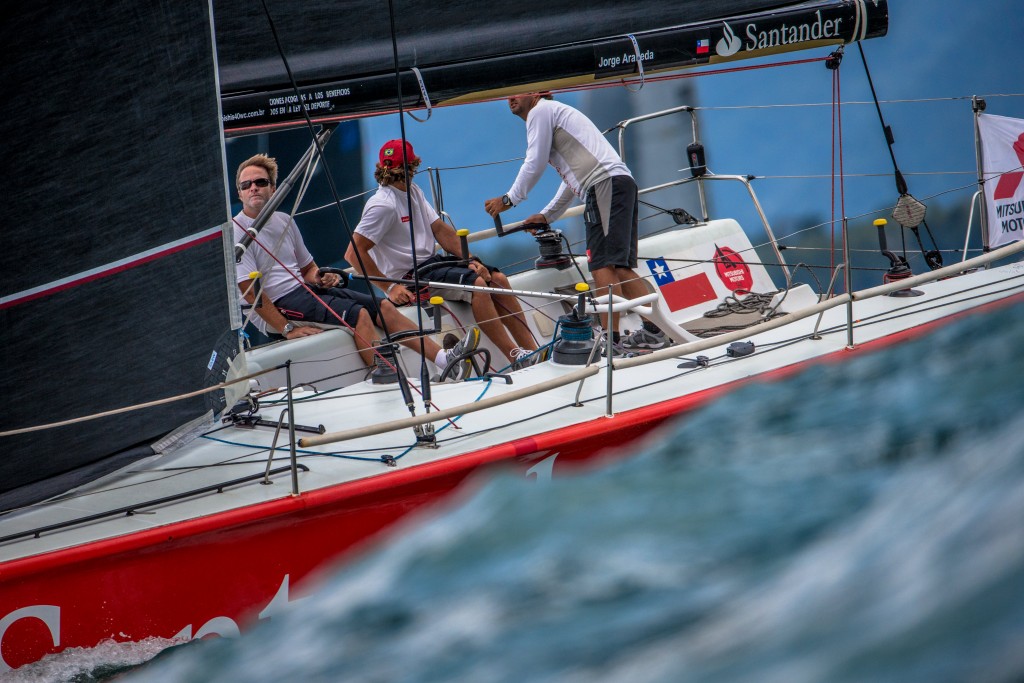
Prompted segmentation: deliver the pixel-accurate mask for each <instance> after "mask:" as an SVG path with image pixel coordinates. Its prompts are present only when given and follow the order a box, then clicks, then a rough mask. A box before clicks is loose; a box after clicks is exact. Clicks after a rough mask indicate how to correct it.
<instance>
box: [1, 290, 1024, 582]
mask: <svg viewBox="0 0 1024 683" xmlns="http://www.w3.org/2000/svg"><path fill="white" fill-rule="evenodd" d="M1020 301H1024V294H1017V295H1015V296H1012V297H1008V298H1006V299H1003V300H1001V301H995V302H992V303H989V304H986V305H984V306H981V307H979V308H976V309H972V310H970V311H963V312H960V313H957V314H954V315H951V316H949V317H947V318H944V319H942V320H937V321H933V322H930V323H926V324H924V325H919V326H918V327H914V328H911V329H909V330H905V331H903V332H900V333H897V334H893V335H891V336H888V337H885V338H884V339H878V340H874V341H870V342H865V343H864V344H861V345H859V346H857V347H855V348H853V349H843V350H841V351H835V352H833V353H830V354H827V355H825V356H821V357H819V358H815V359H810V360H807V361H802V362H798V363H794V364H793V365H789V366H786V367H783V368H778V369H776V370H771V371H768V372H765V373H762V374H759V375H754V376H751V377H748V378H745V379H741V380H736V381H734V382H731V383H729V384H726V385H722V386H719V387H712V388H709V389H705V390H703V391H699V392H695V393H693V394H688V395H686V396H680V397H677V398H674V399H669V400H667V401H662V402H661V403H658V404H656V405H651V406H646V407H644V408H637V409H635V410H631V411H628V412H623V413H618V414H617V415H615V416H614V417H612V418H606V417H601V418H598V419H596V420H591V421H590V422H585V423H582V424H578V425H572V426H569V427H564V428H562V429H556V430H553V431H550V432H546V433H543V434H537V435H533V436H529V437H524V438H522V439H516V440H515V441H510V442H507V443H504V444H500V445H497V446H493V447H490V448H486V449H483V450H480V451H476V452H473V453H467V454H464V455H460V456H455V457H451V458H447V459H445V460H441V461H438V462H432V463H425V464H422V465H416V466H414V467H410V468H407V469H402V470H398V471H394V470H392V471H390V472H386V473H382V474H380V475H377V476H372V477H367V478H365V479H361V480H359V481H353V482H348V483H345V484H338V485H336V486H331V487H328V488H324V489H318V490H315V491H309V492H306V493H303V494H301V495H300V496H299V497H297V498H290V497H289V498H284V499H281V500H276V501H270V502H267V503H259V504H256V505H251V506H248V507H244V508H239V509H237V510H230V511H227V512H222V513H218V514H214V515H209V516H207V517H201V518H197V519H194V520H188V521H184V522H175V523H173V524H168V525H167V526H163V527H159V528H156V529H150V530H147V531H140V532H136V533H132V534H127V535H124V536H119V537H116V538H111V539H104V540H101V541H94V542H91V543H86V544H83V545H81V546H76V547H73V548H67V549H63V550H55V551H51V552H48V553H43V554H40V555H34V556H32V557H26V558H21V559H16V560H9V561H7V562H4V563H0V572H2V576H3V579H4V581H5V582H10V581H14V580H16V579H19V578H30V577H32V576H33V575H34V574H39V573H42V572H46V571H49V570H53V569H59V568H62V567H67V566H70V565H73V564H74V563H77V562H85V561H88V560H92V559H96V558H103V557H110V556H116V555H117V554H119V553H126V552H131V551H134V550H139V549H143V548H150V547H153V546H156V545H158V544H160V543H167V542H168V541H172V542H181V541H182V540H183V539H186V538H189V537H196V536H200V535H202V534H205V533H212V532H218V531H223V530H225V529H231V528H238V527H242V526H245V525H250V524H253V523H255V522H265V521H268V520H271V519H273V518H277V517H280V516H283V515H289V514H292V513H296V512H301V511H315V510H316V509H317V508H330V507H334V506H337V505H338V504H339V503H343V502H344V501H346V500H352V499H354V498H362V497H366V496H370V497H373V496H375V495H378V494H380V493H382V492H386V491H388V490H389V489H393V488H399V487H402V486H410V487H413V488H415V485H416V483H417V482H421V481H423V480H430V479H437V478H442V477H444V476H445V475H451V474H453V473H467V472H470V471H473V470H475V469H477V468H479V467H481V466H484V465H488V464H491V463H496V462H501V461H510V460H515V459H516V458H517V457H518V458H522V457H524V456H527V455H530V454H534V453H538V454H539V453H541V452H543V451H545V450H546V449H548V450H552V451H557V450H559V449H561V448H563V447H564V446H565V445H566V444H574V445H575V446H576V447H579V446H580V445H581V444H584V443H589V444H590V446H591V448H589V449H587V452H588V457H590V456H592V455H597V453H598V452H599V451H600V450H601V447H605V446H618V445H622V444H625V443H627V442H629V441H631V440H632V439H633V438H635V437H639V436H641V435H644V434H646V433H647V432H649V431H650V430H651V429H653V428H655V427H657V426H658V425H659V424H660V423H661V422H663V421H665V420H666V419H668V418H670V417H673V416H675V415H677V414H680V413H684V412H687V411H689V410H693V409H695V408H697V407H698V406H700V405H702V404H704V403H707V402H708V401H710V400H711V399H713V398H716V397H717V396H719V395H720V394H724V393H727V392H729V391H732V390H734V389H735V388H736V387H738V386H741V385H743V384H745V383H747V382H749V381H752V380H753V381H765V380H777V379H781V378H784V377H788V376H790V375H793V374H795V373H797V372H800V371H801V370H803V369H804V368H806V367H808V366H809V365H811V364H813V363H818V362H837V361H842V360H845V359H846V358H848V357H849V355H848V354H850V353H858V352H866V351H874V350H877V349H881V348H885V347H888V346H891V345H893V344H897V343H899V342H903V341H906V340H909V339H913V338H915V337H919V336H921V335H923V334H925V333H927V332H930V331H932V330H934V329H936V328H938V327H941V326H942V325H944V324H946V323H948V322H950V321H953V320H957V319H959V318H962V317H966V316H968V315H972V314H974V313H977V312H980V311H986V310H992V309H995V308H1000V307H1003V306H1006V305H1009V304H1011V303H1016V302H1020ZM250 528H253V527H250Z"/></svg>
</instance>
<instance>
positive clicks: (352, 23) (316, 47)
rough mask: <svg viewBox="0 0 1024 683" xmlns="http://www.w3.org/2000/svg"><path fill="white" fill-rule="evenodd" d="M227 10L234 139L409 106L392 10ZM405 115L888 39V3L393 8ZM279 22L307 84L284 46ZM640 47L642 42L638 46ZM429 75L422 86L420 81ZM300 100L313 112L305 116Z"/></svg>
mask: <svg viewBox="0 0 1024 683" xmlns="http://www.w3.org/2000/svg"><path fill="white" fill-rule="evenodd" d="M268 4H269V7H270V19H269V20H268V18H267V17H266V16H263V15H262V13H261V12H258V11H256V9H257V8H254V6H253V5H252V3H246V2H242V1H241V0H215V2H214V5H215V13H216V15H217V42H218V46H219V47H218V55H219V68H220V75H221V91H222V93H223V109H224V129H225V132H226V133H228V134H244V133H251V132H258V131H263V130H272V129H274V128H277V127H287V126H293V125H296V124H297V123H299V122H301V121H303V120H304V117H303V114H302V106H305V107H306V108H307V109H308V111H309V113H310V115H311V117H312V118H313V119H314V120H317V121H329V120H337V119H343V118H347V117H352V116H359V115H368V114H375V113H381V112H385V111H392V110H395V109H396V108H397V103H398V100H397V96H396V84H395V75H394V58H393V47H392V33H391V25H392V23H391V20H392V17H391V15H390V13H389V3H384V2H379V0H350V1H347V2H337V1H336V0H335V1H332V0H309V1H307V2H301V3H284V2H269V3H268ZM392 4H393V6H394V8H395V12H394V26H395V38H396V43H397V49H398V62H399V66H400V71H401V74H402V95H403V105H404V106H405V107H421V106H423V105H424V104H425V98H424V97H423V95H422V94H421V93H422V90H421V88H420V85H419V80H420V78H421V79H422V82H423V86H424V89H425V91H426V93H427V97H429V99H430V101H431V103H432V104H434V105H442V104H451V103H457V102H468V101H473V100H479V99H484V98H487V97H497V96H502V95H507V94H510V93H512V92H517V91H518V92H522V91H523V90H524V89H533V88H541V87H544V88H556V87H558V88H564V87H567V86H585V85H587V84H593V83H597V82H600V81H606V80H609V79H610V80H618V79H622V78H625V77H636V76H637V75H638V74H639V70H640V69H639V67H638V61H639V63H640V65H641V66H643V68H644V71H645V73H655V72H660V71H669V70H678V69H681V68H687V67H695V66H702V65H706V64H715V63H719V62H724V61H731V60H736V59H749V58H752V57H757V56H762V55H766V54H773V53H780V52H788V51H794V50H801V49H806V48H810V47H815V46H821V45H830V44H832V45H834V44H842V43H849V42H853V41H856V40H864V39H866V38H873V37H877V36H881V35H884V34H885V32H886V30H887V28H888V7H887V5H886V2H885V0H810V1H807V0H804V1H802V2H794V1H793V0H676V1H675V2H665V1H664V0H631V1H630V2H622V0H588V1H587V2H550V1H549V0H524V1H523V2H515V3H506V4H504V5H502V4H494V3H483V2H478V1H476V0H453V1H452V2H443V3H439V2H428V1H426V0H395V1H394V2H393V3H392ZM271 20H272V21H273V23H274V27H275V29H276V31H277V34H278V37H279V39H280V42H281V45H282V48H283V50H284V52H285V55H286V57H287V58H288V61H289V65H290V67H291V69H292V72H293V75H294V77H295V79H296V81H297V83H298V85H299V89H300V94H299V95H296V94H295V92H294V90H293V89H292V86H291V84H290V82H289V79H288V75H287V72H286V71H285V69H284V67H283V65H282V63H281V60H280V58H279V56H278V53H277V48H276V45H275V42H274V41H273V39H272V38H271V37H269V36H270V33H269V31H270V21H271ZM634 41H635V42H634ZM417 74H418V76H419V78H417ZM300 104H301V105H302V106H300Z"/></svg>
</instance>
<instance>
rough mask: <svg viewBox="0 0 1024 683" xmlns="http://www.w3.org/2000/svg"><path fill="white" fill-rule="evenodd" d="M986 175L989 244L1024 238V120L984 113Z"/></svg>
mask: <svg viewBox="0 0 1024 683" xmlns="http://www.w3.org/2000/svg"><path fill="white" fill-rule="evenodd" d="M978 128H979V130H980V131H981V158H982V177H983V178H984V179H985V203H986V206H987V207H988V245H989V246H990V247H993V248H995V247H999V246H1002V245H1004V244H1009V243H1010V242H1013V241H1014V240H1019V239H1022V238H1024V119H1011V118H1009V117H1006V116H993V115H991V114H981V115H979V116H978Z"/></svg>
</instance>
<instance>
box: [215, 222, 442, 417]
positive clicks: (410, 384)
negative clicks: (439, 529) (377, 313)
mask: <svg viewBox="0 0 1024 683" xmlns="http://www.w3.org/2000/svg"><path fill="white" fill-rule="evenodd" d="M231 220H232V221H234V223H235V225H237V226H238V227H239V228H242V230H245V228H244V227H242V225H241V224H240V223H239V222H238V219H236V218H234V217H232V219H231ZM245 232H249V231H248V230H245ZM249 234H250V235H252V233H249ZM252 241H253V242H255V243H256V244H257V245H259V246H260V247H261V248H262V249H263V251H265V252H266V253H267V254H268V255H269V256H270V258H272V259H274V261H276V262H277V265H279V266H281V267H282V268H284V270H285V272H286V273H288V274H289V275H291V276H292V278H293V279H295V280H296V281H297V282H298V283H299V284H300V285H302V286H303V287H304V288H305V289H306V291H307V292H309V293H310V295H311V296H312V297H313V298H314V299H316V300H317V301H319V302H320V305H321V306H323V307H324V308H326V309H327V310H328V311H329V312H330V313H331V315H333V316H334V317H335V318H337V319H338V320H339V321H340V322H341V324H342V325H344V326H345V327H347V328H348V329H349V330H350V331H351V332H352V336H353V337H356V338H358V339H360V340H362V341H363V342H364V343H366V345H367V347H369V349H370V350H371V351H372V352H373V354H374V355H375V356H377V357H378V358H380V359H381V360H383V361H384V363H386V364H387V366H388V367H390V368H391V369H392V370H396V371H397V368H396V367H395V366H394V365H392V364H391V362H390V361H389V360H388V359H387V358H385V357H384V356H382V355H381V353H380V352H379V351H378V350H377V349H375V348H374V347H373V346H372V345H370V344H369V343H367V342H366V340H365V339H363V337H362V336H360V335H358V334H356V330H355V328H354V327H352V326H351V325H349V324H348V323H347V322H345V319H344V318H342V317H341V316H340V315H338V312H337V311H335V310H334V309H333V308H331V307H330V306H328V305H327V304H326V303H325V302H324V300H323V299H321V298H320V297H319V296H318V295H317V293H316V292H314V291H313V290H312V289H311V288H310V286H309V285H308V284H307V283H306V281H305V280H303V279H302V278H301V277H299V276H298V275H296V274H295V273H293V272H292V271H291V270H289V269H288V267H287V266H285V265H284V264H283V263H281V259H279V258H277V256H275V255H274V253H273V252H271V251H270V250H269V249H267V247H266V246H264V244H263V243H262V242H260V241H259V239H258V238H257V237H256V236H255V235H252ZM268 298H269V297H268ZM381 317H382V318H383V317H384V314H383V313H381ZM420 348H422V347H420ZM406 384H408V385H409V386H410V387H411V388H412V390H413V391H415V392H416V393H417V394H419V395H420V396H423V392H422V391H420V390H419V388H417V386H416V385H415V384H413V383H412V382H411V381H409V380H408V379H407V380H406ZM430 405H432V406H433V407H434V408H435V409H437V410H441V409H440V408H439V407H438V406H437V404H436V403H434V402H433V401H431V402H430ZM448 423H449V424H450V425H452V426H453V427H455V428H456V429H461V427H459V426H458V425H457V424H455V422H454V421H452V420H451V419H448Z"/></svg>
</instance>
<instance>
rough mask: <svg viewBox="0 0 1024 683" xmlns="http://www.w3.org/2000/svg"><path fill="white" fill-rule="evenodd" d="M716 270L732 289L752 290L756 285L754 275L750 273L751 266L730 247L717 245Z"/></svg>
mask: <svg viewBox="0 0 1024 683" xmlns="http://www.w3.org/2000/svg"><path fill="white" fill-rule="evenodd" d="M715 270H716V271H718V277H720V278H722V282H724V283H725V286H726V287H728V288H729V290H730V291H733V292H735V291H737V290H744V291H748V292H749V291H750V288H751V287H753V286H754V277H753V275H751V274H750V266H748V265H747V264H746V263H744V262H743V259H742V258H741V257H740V255H739V254H737V253H736V252H735V251H733V250H732V249H730V248H729V247H720V246H718V245H717V244H716V245H715Z"/></svg>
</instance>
